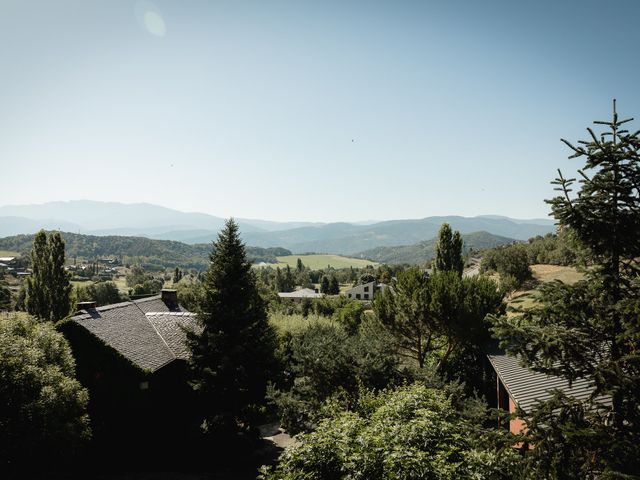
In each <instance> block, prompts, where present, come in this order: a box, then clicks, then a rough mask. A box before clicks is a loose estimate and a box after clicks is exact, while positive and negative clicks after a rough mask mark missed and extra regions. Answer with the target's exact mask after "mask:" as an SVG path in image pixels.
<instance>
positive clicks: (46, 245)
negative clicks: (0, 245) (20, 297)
mask: <svg viewBox="0 0 640 480" xmlns="http://www.w3.org/2000/svg"><path fill="white" fill-rule="evenodd" d="M64 263H65V252H64V240H63V239H62V236H61V235H60V232H54V233H52V234H50V235H49V236H48V237H47V234H46V232H45V231H44V230H40V231H39V232H38V233H37V234H36V235H35V237H34V239H33V248H32V249H31V270H32V272H31V276H30V277H29V278H27V291H26V302H25V305H26V309H27V312H29V313H30V314H31V315H33V316H34V317H36V318H37V319H39V320H49V321H58V320H61V319H63V318H64V317H66V316H67V315H68V314H69V311H70V309H71V290H72V286H71V283H70V282H69V275H68V274H67V272H66V270H65V269H64Z"/></svg>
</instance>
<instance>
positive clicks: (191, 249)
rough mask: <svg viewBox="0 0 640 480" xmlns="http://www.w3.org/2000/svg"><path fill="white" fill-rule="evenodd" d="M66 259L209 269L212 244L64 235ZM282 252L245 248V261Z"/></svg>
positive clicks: (13, 241) (23, 238)
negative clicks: (110, 260)
mask: <svg viewBox="0 0 640 480" xmlns="http://www.w3.org/2000/svg"><path fill="white" fill-rule="evenodd" d="M62 236H63V237H64V240H65V243H66V253H67V258H73V257H80V258H84V259H87V260H94V259H96V258H100V257H110V256H115V257H118V258H121V259H123V260H124V262H125V263H141V264H148V265H155V266H159V267H165V268H172V267H175V266H180V267H183V268H197V269H199V270H204V269H205V268H207V266H208V265H209V253H210V252H211V243H207V244H204V243H203V244H197V245H188V244H186V243H182V242H176V241H172V240H155V239H150V238H144V237H125V236H117V235H110V236H98V235H82V234H77V233H68V232H63V233H62ZM32 244H33V234H30V235H15V236H11V237H5V238H0V250H8V251H12V252H18V253H27V252H29V251H30V250H31V246H32ZM290 254H291V252H290V251H289V250H286V249H284V248H261V247H247V257H248V258H249V260H251V261H252V262H255V263H258V262H267V263H275V262H277V261H278V260H277V258H276V257H278V256H284V255H290Z"/></svg>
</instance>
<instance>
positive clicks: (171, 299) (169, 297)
mask: <svg viewBox="0 0 640 480" xmlns="http://www.w3.org/2000/svg"><path fill="white" fill-rule="evenodd" d="M160 298H161V299H162V301H163V302H164V303H167V304H169V305H178V291H177V290H174V289H173V288H163V289H162V290H161V292H160Z"/></svg>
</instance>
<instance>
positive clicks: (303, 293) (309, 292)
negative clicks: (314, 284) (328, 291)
mask: <svg viewBox="0 0 640 480" xmlns="http://www.w3.org/2000/svg"><path fill="white" fill-rule="evenodd" d="M278 296H279V297H280V298H322V297H323V296H324V295H323V294H322V293H318V292H316V291H315V290H313V289H311V288H301V289H300V290H296V291H295V292H280V293H278Z"/></svg>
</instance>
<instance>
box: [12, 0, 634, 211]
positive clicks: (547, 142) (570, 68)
mask: <svg viewBox="0 0 640 480" xmlns="http://www.w3.org/2000/svg"><path fill="white" fill-rule="evenodd" d="M639 14H640V2H639V1H637V0H629V1H615V0H611V1H608V2H602V1H597V2H596V1H590V0H576V1H573V2H570V1H560V0H555V1H540V0H538V1H535V2H534V1H530V0H527V1H525V0H522V1H516V0H510V1H491V0H483V1H476V0H469V1H455V0H453V1H452V0H446V1H445V0H443V1H428V0H424V1H421V2H417V1H416V2H411V1H399V0H397V1H387V2H377V1H363V2H356V1H348V0H342V1H336V2H331V1H326V0H323V1H315V2H311V1H303V0H298V1H269V0H260V1H256V2H243V1H240V0H233V1H216V0H209V1H187V0H184V1H183V0H180V1H177V0H174V1H164V0H156V1H154V2H153V3H151V2H136V1H134V0H102V1H90V0H77V1H62V0H58V1H54V0H43V1H29V0H17V1H7V0H0V62H1V63H0V177H1V178H2V180H0V205H3V204H23V203H41V202H46V201H50V200H69V199H93V200H112V201H121V202H149V203H156V204H160V205H165V206H169V207H173V208H176V209H179V210H185V211H202V212H207V213H211V214H214V215H219V216H230V215H233V216H236V217H249V218H264V219H273V220H320V221H328V220H332V221H337V220H346V221H349V220H362V219H390V218H418V217H425V216H430V215H440V214H458V215H466V216H471V215H477V214H503V215H509V216H513V217H520V218H525V217H541V216H546V214H547V212H548V208H547V206H546V205H545V204H544V202H543V199H544V198H548V197H549V196H550V195H551V193H552V190H551V187H550V185H549V181H550V180H552V179H553V177H554V175H555V171H556V168H558V167H561V168H563V169H565V170H567V171H569V170H571V168H572V166H574V165H577V163H576V161H575V160H574V161H569V160H567V156H568V151H567V148H566V147H565V146H564V145H563V144H561V142H560V141H559V139H560V137H566V138H567V139H571V140H576V139H579V138H583V137H584V136H585V130H584V129H585V127H587V126H588V125H590V123H591V121H592V120H595V119H607V118H608V117H609V115H610V109H611V99H612V98H613V97H616V98H618V105H619V111H620V112H621V114H623V115H628V116H634V115H635V116H638V117H640V93H639V86H640V78H639V74H640V54H639V52H638V46H640V28H638V18H639ZM634 125H635V126H636V127H637V128H640V127H638V125H640V121H638V122H635V123H634Z"/></svg>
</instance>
